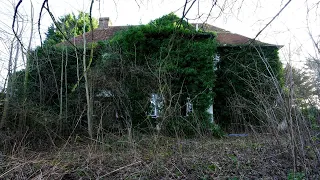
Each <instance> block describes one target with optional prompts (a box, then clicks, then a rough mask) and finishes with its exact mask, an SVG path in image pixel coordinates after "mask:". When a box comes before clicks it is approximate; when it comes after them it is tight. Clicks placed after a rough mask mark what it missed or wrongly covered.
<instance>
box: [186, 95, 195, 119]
mask: <svg viewBox="0 0 320 180" xmlns="http://www.w3.org/2000/svg"><path fill="white" fill-rule="evenodd" d="M192 112H193V105H192V103H191V99H190V98H189V97H188V98H187V102H186V116H189V114H191V113H192Z"/></svg>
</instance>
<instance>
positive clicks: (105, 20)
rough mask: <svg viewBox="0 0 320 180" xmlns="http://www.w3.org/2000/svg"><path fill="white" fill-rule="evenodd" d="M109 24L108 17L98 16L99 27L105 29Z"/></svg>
mask: <svg viewBox="0 0 320 180" xmlns="http://www.w3.org/2000/svg"><path fill="white" fill-rule="evenodd" d="M108 26H109V17H101V18H99V29H107V28H108Z"/></svg>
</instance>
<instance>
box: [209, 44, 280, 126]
mask: <svg viewBox="0 0 320 180" xmlns="http://www.w3.org/2000/svg"><path fill="white" fill-rule="evenodd" d="M218 54H219V61H218V62H217V70H216V76H217V80H216V83H215V93H216V97H215V104H214V108H213V109H214V114H215V120H216V122H217V123H219V124H220V125H222V126H223V127H224V128H226V129H227V128H230V127H231V124H234V125H235V126H233V127H238V128H239V127H240V128H241V127H242V128H243V125H245V124H246V125H248V124H251V125H262V124H263V123H265V121H266V120H267V119H268V118H267V117H265V115H266V113H265V112H260V110H261V109H266V107H262V108H259V107H260V106H263V105H264V104H265V103H266V102H267V104H273V105H274V107H276V106H277V103H278V104H280V102H279V99H280V98H281V97H279V92H282V90H283V85H284V76H283V74H284V71H283V68H282V63H281V62H280V60H279V56H278V48H277V47H275V46H264V45H261V46H259V45H257V46H248V45H243V46H237V47H232V46H229V47H219V48H218ZM276 86H278V87H276ZM261 100H263V101H264V102H265V103H261ZM281 103H282V102H281ZM279 113H280V112H279ZM281 119H283V118H281ZM242 128H241V129H242ZM242 130H243V129H242Z"/></svg>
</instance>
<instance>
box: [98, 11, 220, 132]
mask: <svg viewBox="0 0 320 180" xmlns="http://www.w3.org/2000/svg"><path fill="white" fill-rule="evenodd" d="M107 52H108V53H106V54H104V55H103V57H104V58H103V61H102V62H103V63H102V65H100V66H99V67H102V68H103V69H102V70H101V71H102V72H104V73H105V75H104V76H106V77H113V79H115V80H116V81H117V82H118V83H121V87H122V90H125V92H126V94H127V99H126V100H125V101H126V102H127V104H126V106H127V107H129V106H130V108H131V109H130V117H131V118H132V122H133V124H134V125H136V126H138V127H145V126H147V124H148V123H149V122H150V120H148V118H147V112H148V111H149V110H148V108H149V103H150V100H149V97H150V95H151V93H157V94H161V95H163V97H164V99H165V102H164V106H165V107H164V109H165V110H166V112H163V113H164V114H163V116H162V117H161V118H164V119H163V120H164V121H165V125H166V126H167V127H166V130H167V131H169V132H171V133H173V131H176V130H177V129H178V131H186V132H184V133H185V134H193V133H194V132H195V130H194V127H197V125H196V124H195V123H194V122H196V121H198V122H201V123H202V125H203V127H204V125H205V126H206V128H208V126H207V125H208V121H209V119H208V114H207V113H206V112H205V111H206V109H207V108H208V107H209V106H210V104H212V101H213V95H214V94H213V92H212V89H213V86H214V79H215V76H214V73H213V61H212V60H213V56H214V54H215V52H216V42H215V40H214V39H213V34H211V33H208V34H205V33H199V32H196V31H195V29H194V28H193V27H192V26H191V25H189V24H188V23H187V22H185V21H181V19H180V18H178V17H177V16H175V15H174V14H169V15H166V16H164V17H162V18H159V19H156V20H154V21H151V22H150V23H149V24H147V25H141V26H135V27H130V28H128V29H127V30H125V31H122V32H120V33H118V34H116V36H115V37H114V38H112V39H111V40H110V41H109V44H108V48H107ZM110 69H113V71H110ZM187 97H190V98H191V100H192V104H193V108H194V115H193V116H192V117H181V116H182V114H183V113H182V112H181V110H182V109H184V108H185V103H186V99H187ZM122 101H124V100H122ZM185 121H187V122H189V124H188V123H186V122H185ZM201 123H200V124H201ZM190 124H192V125H190ZM189 128H190V129H189ZM192 132H193V133H192Z"/></svg>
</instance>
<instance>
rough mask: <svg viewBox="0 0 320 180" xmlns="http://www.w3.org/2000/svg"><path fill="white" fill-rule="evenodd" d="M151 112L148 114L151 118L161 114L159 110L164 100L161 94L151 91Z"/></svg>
mask: <svg viewBox="0 0 320 180" xmlns="http://www.w3.org/2000/svg"><path fill="white" fill-rule="evenodd" d="M150 106H151V108H150V109H151V112H150V114H149V116H151V117H152V118H158V117H160V116H161V110H162V109H163V106H164V100H163V98H162V96H161V95H159V94H156V93H152V94H151V98H150Z"/></svg>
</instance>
